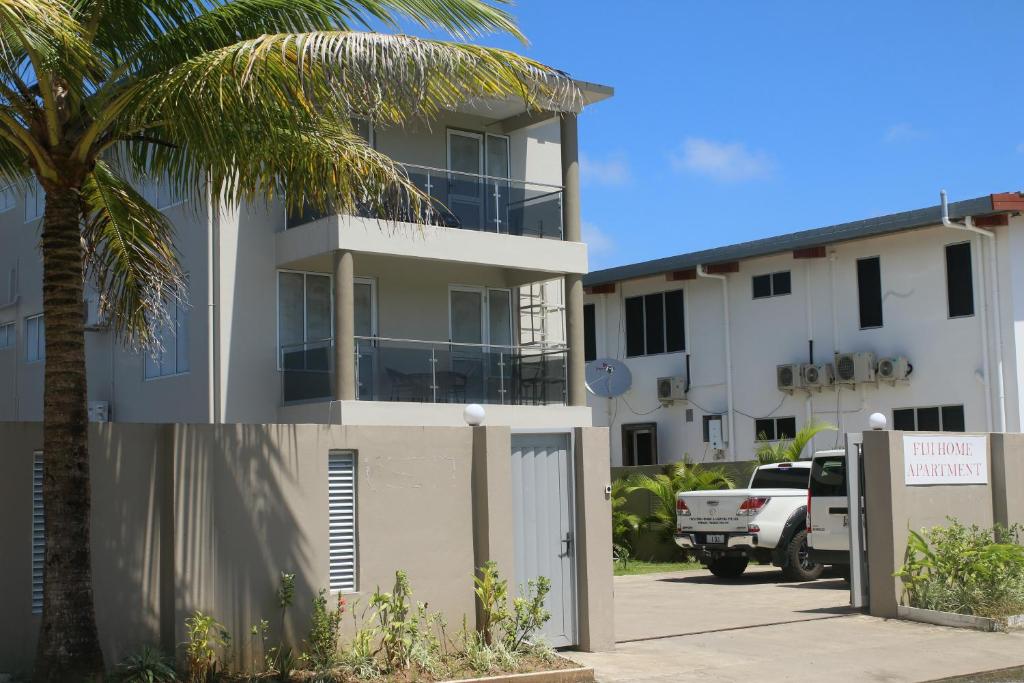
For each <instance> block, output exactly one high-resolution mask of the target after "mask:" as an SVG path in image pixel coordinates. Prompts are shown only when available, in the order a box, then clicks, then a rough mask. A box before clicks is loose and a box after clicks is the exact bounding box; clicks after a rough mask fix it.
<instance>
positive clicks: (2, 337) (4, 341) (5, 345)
mask: <svg viewBox="0 0 1024 683" xmlns="http://www.w3.org/2000/svg"><path fill="white" fill-rule="evenodd" d="M15 331H16V330H15V327H14V323H3V324H0V349H13V348H14V335H15Z"/></svg>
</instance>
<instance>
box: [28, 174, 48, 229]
mask: <svg viewBox="0 0 1024 683" xmlns="http://www.w3.org/2000/svg"><path fill="white" fill-rule="evenodd" d="M30 196H31V198H32V201H31V205H32V209H33V211H38V212H39V213H34V214H33V215H31V216H30V215H29V213H28V207H29V197H30ZM40 196H42V204H40V201H39V200H40ZM23 198H24V200H25V207H24V208H25V211H24V217H25V223H34V222H36V221H38V220H41V219H42V218H43V214H44V213H46V190H44V189H43V186H42V185H40V184H39V181H38V180H33V181H32V182H31V183H29V186H28V188H27V189H26V190H25V193H24V196H23Z"/></svg>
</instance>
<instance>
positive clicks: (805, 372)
mask: <svg viewBox="0 0 1024 683" xmlns="http://www.w3.org/2000/svg"><path fill="white" fill-rule="evenodd" d="M800 376H801V377H803V380H804V386H805V387H807V388H808V389H810V388H814V389H821V388H822V387H830V386H832V383H833V382H834V381H835V373H834V372H833V370H832V364H831V363H804V364H803V365H801V366H800Z"/></svg>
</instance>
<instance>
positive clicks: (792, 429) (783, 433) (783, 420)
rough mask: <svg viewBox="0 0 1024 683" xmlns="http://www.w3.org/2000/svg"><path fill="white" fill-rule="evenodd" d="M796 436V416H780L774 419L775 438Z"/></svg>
mask: <svg viewBox="0 0 1024 683" xmlns="http://www.w3.org/2000/svg"><path fill="white" fill-rule="evenodd" d="M795 436H796V418H795V417H780V418H778V419H776V420H775V438H776V439H792V438H793V437H795Z"/></svg>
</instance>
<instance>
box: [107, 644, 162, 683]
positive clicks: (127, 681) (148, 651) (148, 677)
mask: <svg viewBox="0 0 1024 683" xmlns="http://www.w3.org/2000/svg"><path fill="white" fill-rule="evenodd" d="M113 679H114V680H115V681H118V683H174V681H177V680H178V676H177V674H176V673H175V671H174V661H173V660H172V659H171V658H170V657H167V656H165V655H164V654H163V653H162V652H160V650H158V649H156V648H154V647H150V646H149V645H143V646H142V649H141V650H139V651H138V652H137V653H136V654H134V655H131V656H129V657H126V658H125V659H124V660H122V661H121V663H120V664H118V665H117V668H116V669H115V670H114V675H113Z"/></svg>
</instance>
